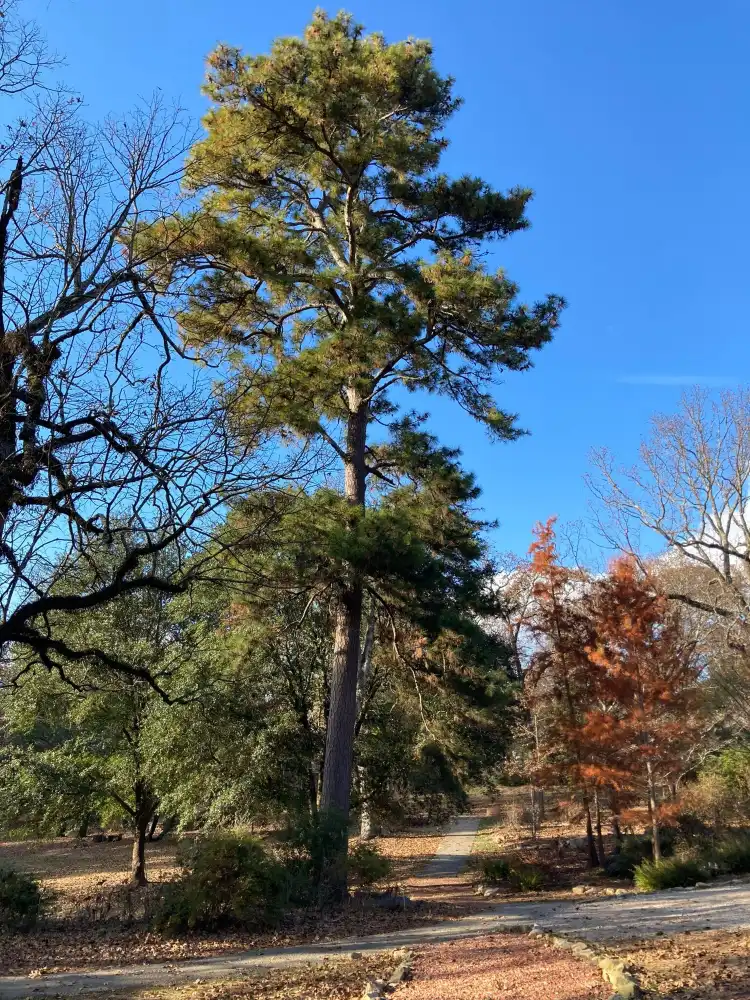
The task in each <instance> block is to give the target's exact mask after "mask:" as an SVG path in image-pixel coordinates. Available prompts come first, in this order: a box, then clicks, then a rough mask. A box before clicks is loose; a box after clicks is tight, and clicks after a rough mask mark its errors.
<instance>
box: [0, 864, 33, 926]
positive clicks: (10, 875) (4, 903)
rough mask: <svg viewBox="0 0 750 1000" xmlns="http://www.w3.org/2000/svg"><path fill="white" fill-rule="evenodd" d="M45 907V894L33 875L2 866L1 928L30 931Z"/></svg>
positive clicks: (0, 890) (0, 883)
mask: <svg viewBox="0 0 750 1000" xmlns="http://www.w3.org/2000/svg"><path fill="white" fill-rule="evenodd" d="M43 909H44V896H43V894H42V890H41V888H40V886H39V883H38V882H37V880H36V879H35V878H34V877H33V876H32V875H27V874H26V873H25V872H18V871H15V869H13V868H0V928H2V929H4V930H14V931H28V930H31V928H32V927H34V926H35V925H36V923H37V921H38V920H39V917H40V916H41V914H42V911H43Z"/></svg>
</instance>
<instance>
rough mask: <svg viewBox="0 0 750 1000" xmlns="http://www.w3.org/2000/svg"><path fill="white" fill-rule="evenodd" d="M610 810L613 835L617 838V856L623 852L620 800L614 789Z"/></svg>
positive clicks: (610, 799)
mask: <svg viewBox="0 0 750 1000" xmlns="http://www.w3.org/2000/svg"><path fill="white" fill-rule="evenodd" d="M609 808H610V809H611V811H612V833H613V834H614V836H615V851H614V853H615V854H619V853H620V851H621V850H622V830H621V829H620V800H619V797H618V795H617V792H616V791H615V790H614V789H612V791H611V793H610V796H609Z"/></svg>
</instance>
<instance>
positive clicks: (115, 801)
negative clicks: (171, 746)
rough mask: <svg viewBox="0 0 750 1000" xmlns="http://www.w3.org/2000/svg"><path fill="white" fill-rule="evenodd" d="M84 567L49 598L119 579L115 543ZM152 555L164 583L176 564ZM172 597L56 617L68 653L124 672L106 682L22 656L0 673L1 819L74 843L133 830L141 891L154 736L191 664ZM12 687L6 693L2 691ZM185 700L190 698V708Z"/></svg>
mask: <svg viewBox="0 0 750 1000" xmlns="http://www.w3.org/2000/svg"><path fill="white" fill-rule="evenodd" d="M86 557H87V564H86V566H85V567H84V565H83V564H81V563H79V564H78V565H77V566H76V567H75V569H73V570H70V571H69V572H68V573H67V574H66V575H64V576H62V577H60V578H58V580H57V583H56V587H55V590H54V591H53V593H54V595H55V596H64V595H67V594H77V593H79V592H81V591H85V590H86V589H87V587H88V586H89V585H90V578H91V576H93V575H96V576H97V578H99V579H102V580H106V579H107V578H108V576H111V575H113V574H114V573H116V572H117V570H118V567H119V565H120V564H121V559H122V552H121V551H119V547H118V543H117V542H115V543H114V544H113V545H111V546H104V545H102V544H97V545H96V546H93V547H92V548H91V549H90V550H88V552H87V553H86ZM178 558H179V557H178V555H177V553H175V552H174V551H173V550H166V551H165V552H163V553H162V554H161V557H160V564H159V567H158V570H159V572H160V574H163V576H164V577H165V578H168V577H169V574H170V572H171V567H170V566H168V565H166V564H167V562H168V560H170V561H171V562H172V563H176V562H177V560H178ZM172 601H173V598H172V597H171V595H169V594H168V593H164V592H162V591H159V590H155V589H149V588H143V589H138V590H133V591H130V592H128V593H125V594H121V595H120V596H119V597H118V598H117V599H116V600H113V601H109V602H107V604H106V605H103V606H100V607H97V608H92V609H89V610H87V611H86V613H80V612H77V613H73V612H67V611H57V612H55V613H54V615H50V622H49V626H50V630H51V631H52V633H53V634H54V635H55V636H58V637H59V638H60V640H61V641H63V642H64V643H65V644H66V646H68V647H69V648H71V649H105V650H106V651H107V654H108V656H110V657H114V658H115V659H116V661H117V662H118V663H121V664H124V665H126V666H127V667H128V669H127V670H116V671H112V670H111V669H110V668H109V666H108V664H106V663H104V664H103V663H102V662H101V661H100V660H99V658H98V657H96V656H90V657H81V658H78V659H77V660H76V661H75V662H74V663H70V664H68V665H67V666H66V669H65V671H64V673H63V674H62V675H61V674H59V673H58V672H55V673H52V674H50V673H49V672H48V671H47V670H45V669H43V667H41V666H40V665H38V664H37V663H36V662H35V658H34V656H33V655H31V654H30V653H29V652H28V651H27V650H24V648H23V647H20V648H19V649H18V650H17V652H16V656H15V658H14V660H13V662H11V663H9V664H7V665H5V666H4V667H3V669H2V671H1V672H0V718H2V719H3V727H4V740H3V743H4V746H3V747H2V749H0V783H2V785H3V787H4V792H3V794H2V806H1V807H0V814H2V817H3V819H4V820H5V823H8V821H11V822H12V821H13V820H15V822H16V823H21V824H23V825H26V826H28V825H29V824H33V825H34V826H36V828H37V830H39V831H41V832H44V833H47V834H49V833H54V834H56V833H59V832H60V831H61V830H63V831H65V830H68V829H70V827H71V826H72V827H73V829H74V830H76V831H77V832H78V833H79V834H83V832H85V830H86V828H87V827H88V825H89V824H90V823H92V822H94V821H96V822H99V823H102V824H107V823H108V822H110V821H113V820H116V821H118V822H125V823H126V825H127V826H129V827H130V828H131V829H132V830H133V856H132V865H131V877H132V880H133V881H134V882H135V883H137V884H141V885H142V884H144V883H145V882H146V855H145V846H146V840H147V837H148V835H149V831H150V830H151V831H152V832H153V828H154V827H155V826H156V822H157V819H158V812H159V789H158V787H157V782H156V778H157V774H158V772H157V769H156V768H155V766H154V762H155V759H156V758H157V756H158V752H159V743H160V733H161V730H162V728H163V727H164V725H165V724H168V723H169V714H168V711H165V712H161V711H160V710H161V708H162V707H163V705H164V699H163V697H162V694H166V695H167V696H168V697H170V696H171V697H172V698H179V697H180V696H181V695H185V694H186V693H188V688H187V684H186V681H185V680H184V679H183V678H182V676H181V669H182V670H183V672H184V665H185V663H186V662H187V661H189V659H190V657H191V655H193V654H194V652H195V650H194V647H192V646H191V641H190V635H189V631H190V628H191V626H192V621H190V620H185V619H184V618H183V619H180V618H179V617H178V616H177V615H176V614H175V613H174V609H173V607H172ZM8 677H12V678H13V680H14V683H13V685H8V684H6V683H5V681H6V680H7V679H8ZM194 696H195V695H194V693H191V694H190V697H194ZM4 825H5V824H4Z"/></svg>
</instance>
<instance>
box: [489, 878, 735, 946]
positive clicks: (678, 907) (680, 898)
mask: <svg viewBox="0 0 750 1000" xmlns="http://www.w3.org/2000/svg"><path fill="white" fill-rule="evenodd" d="M493 913H494V915H495V917H496V918H499V919H500V920H501V921H507V922H508V923H512V924H518V923H524V922H526V923H529V922H530V923H533V924H537V925H538V926H539V927H540V928H541V929H542V930H549V931H552V932H554V933H556V934H569V935H570V936H571V937H576V938H585V939H586V940H587V941H607V940H619V941H622V940H625V939H627V938H644V937H651V936H653V935H656V934H680V933H681V932H682V931H702V930H708V929H710V930H744V929H746V928H750V882H746V881H739V880H738V881H736V882H729V883H726V882H725V883H720V884H718V885H712V886H709V887H708V888H705V889H695V888H689V889H669V890H667V891H664V892H650V893H629V894H628V895H627V896H614V897H613V896H606V897H604V898H601V897H599V898H597V899H591V900H585V901H584V900H560V901H558V902H539V903H534V902H531V903H506V904H501V905H499V906H495V907H493Z"/></svg>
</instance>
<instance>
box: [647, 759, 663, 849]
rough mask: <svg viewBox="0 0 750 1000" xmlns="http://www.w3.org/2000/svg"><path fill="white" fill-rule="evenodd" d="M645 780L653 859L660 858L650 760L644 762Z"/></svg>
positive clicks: (657, 821) (652, 773)
mask: <svg viewBox="0 0 750 1000" xmlns="http://www.w3.org/2000/svg"><path fill="white" fill-rule="evenodd" d="M646 781H647V786H648V817H649V819H650V820H651V839H652V841H653V854H654V861H659V860H661V844H660V843H659V819H658V817H657V814H656V808H657V803H656V788H655V786H654V772H653V769H652V767H651V761H647V762H646Z"/></svg>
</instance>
